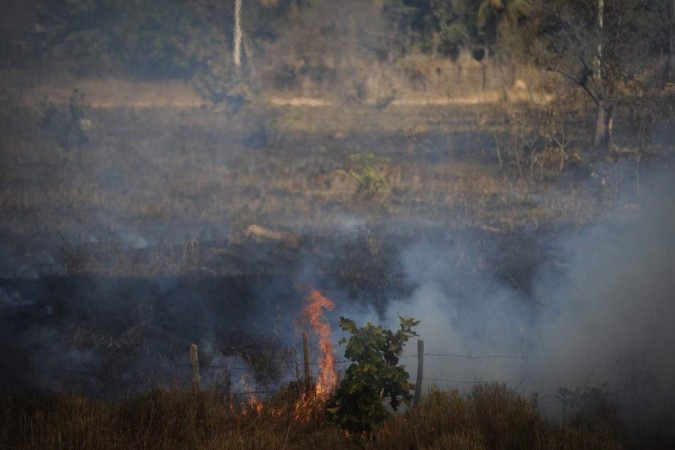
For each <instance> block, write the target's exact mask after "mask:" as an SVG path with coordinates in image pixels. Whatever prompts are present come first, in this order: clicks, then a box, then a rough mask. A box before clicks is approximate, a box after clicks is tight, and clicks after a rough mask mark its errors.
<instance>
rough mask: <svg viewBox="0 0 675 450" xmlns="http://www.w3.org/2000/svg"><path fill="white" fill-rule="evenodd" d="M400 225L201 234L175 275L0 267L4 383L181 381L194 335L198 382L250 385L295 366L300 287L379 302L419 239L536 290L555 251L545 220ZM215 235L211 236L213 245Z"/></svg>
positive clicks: (96, 386) (92, 251) (459, 261)
mask: <svg viewBox="0 0 675 450" xmlns="http://www.w3.org/2000/svg"><path fill="white" fill-rule="evenodd" d="M404 229H405V230H406V233H403V232H401V231H400V229H399V230H398V231H397V230H394V229H388V230H383V229H382V230H377V231H373V230H361V231H359V232H355V233H349V234H343V235H342V236H335V235H333V236H330V237H328V236H316V235H314V236H304V237H303V238H302V240H301V244H300V246H299V247H298V248H294V249H291V248H287V247H286V246H284V244H283V243H257V242H245V243H241V244H228V243H226V242H210V243H202V245H201V246H200V247H199V249H197V250H195V251H194V254H193V255H192V256H191V258H192V259H191V261H190V266H191V267H193V268H194V267H200V268H201V269H200V270H198V271H193V272H192V273H187V272H186V273H184V274H179V275H171V276H164V275H157V276H104V275H100V274H93V275H92V274H89V275H86V274H84V275H53V274H52V275H46V276H39V277H33V278H5V279H1V280H0V319H1V320H2V326H1V327H0V330H2V331H1V332H0V333H1V334H0V336H1V338H0V347H1V348H0V355H1V356H0V389H2V390H12V391H42V390H67V391H76V392H85V393H87V394H89V395H98V396H101V395H102V396H111V395H113V396H116V395H123V394H128V393H130V392H136V391H139V390H143V389H148V388H150V387H153V386H157V385H167V384H178V385H188V384H189V380H190V368H189V367H188V348H189V344H190V343H197V344H198V345H199V346H200V348H201V351H200V356H201V358H202V359H201V361H200V364H201V365H202V371H203V376H204V379H205V383H207V384H208V383H211V384H212V385H213V386H219V387H220V388H223V386H229V383H231V382H232V380H231V379H230V378H229V377H230V376H233V377H237V376H238V375H237V371H236V370H234V371H229V370H227V369H226V368H227V367H234V368H235V369H236V368H237V367H239V366H242V365H243V366H245V367H249V368H250V372H251V373H252V374H253V376H254V377H255V378H256V380H255V381H256V382H257V383H258V384H259V385H266V384H269V383H272V384H275V385H276V383H278V382H280V381H283V380H284V379H288V377H289V373H293V370H295V369H292V368H291V367H293V365H294V364H295V363H296V362H297V360H298V357H297V351H298V350H299V349H298V348H296V347H297V346H298V333H299V332H298V330H299V329H302V327H303V325H302V320H301V309H302V306H303V302H302V299H303V298H304V297H305V296H306V295H307V293H308V291H309V289H310V288H319V289H322V290H324V291H325V292H327V293H328V294H329V296H331V298H333V300H335V301H336V303H337V307H336V310H335V311H334V312H331V313H328V314H327V315H328V317H329V319H330V320H331V322H333V324H334V325H335V321H336V318H337V316H339V315H340V314H341V311H344V310H353V309H355V308H359V307H368V308H371V309H372V310H374V311H376V312H377V313H378V314H383V313H384V311H385V310H386V308H387V305H388V303H389V302H391V301H392V300H396V299H406V298H407V297H408V296H410V295H411V293H412V292H413V291H414V289H415V287H416V286H415V283H416V282H415V280H412V279H410V278H409V277H408V274H406V272H405V270H404V267H403V265H402V262H401V252H402V251H404V250H405V249H406V248H407V247H409V246H410V245H414V244H418V243H419V242H420V241H426V242H427V243H429V244H430V245H433V246H434V247H435V248H440V249H444V251H446V252H447V253H448V258H450V259H451V260H452V261H454V262H453V264H454V265H455V266H457V267H459V266H461V268H462V270H465V271H467V273H468V272H471V273H472V274H474V275H476V276H478V277H489V278H490V279H496V280H498V283H499V284H500V285H501V286H503V287H505V288H508V289H511V290H513V291H514V292H517V293H518V294H519V296H520V297H521V298H522V299H523V301H526V302H532V303H536V301H537V299H534V298H532V283H533V278H534V277H535V275H536V273H537V271H538V270H539V269H541V268H542V267H543V266H545V265H547V264H549V263H550V262H551V261H552V258H553V256H552V255H553V249H551V248H547V245H548V244H547V243H550V242H551V240H552V236H551V234H552V233H553V232H554V231H552V230H549V231H544V230H543V229H540V230H538V231H537V232H536V233H532V232H524V231H523V232H520V233H516V232H513V233H503V234H502V233H491V232H487V231H484V230H480V229H472V230H471V229H467V230H464V231H459V232H453V233H452V234H450V233H448V231H447V229H445V228H444V227H435V228H434V227H431V226H426V227H425V229H424V232H422V231H421V230H420V229H417V230H414V231H415V233H411V230H412V228H411V227H410V226H409V225H407V226H406V227H405V228H404ZM469 246H471V247H473V248H472V249H471V250H469V249H468V247H469ZM214 248H216V249H220V251H219V252H217V253H216V256H215V257H214V254H213V251H212V250H213V249H214ZM78 250H79V252H80V254H82V255H88V256H87V258H88V260H89V261H93V260H95V259H96V258H102V257H103V253H104V251H106V249H105V248H103V249H97V248H96V246H94V245H90V246H88V247H87V248H81V249H78ZM97 251H98V252H100V254H97ZM127 251H128V252H131V253H133V254H134V255H126V256H125V258H135V259H136V260H137V261H141V262H143V261H146V262H147V260H148V259H152V257H151V256H149V254H150V253H152V252H153V251H155V252H157V251H160V249H153V248H144V249H137V250H127ZM164 251H166V252H170V251H172V250H170V249H169V250H166V249H165V250H164ZM175 251H178V250H175ZM467 255H470V256H467ZM59 258H63V254H62V255H61V256H60V257H58V256H57V257H56V258H54V264H57V265H59V264H62V265H64V266H65V265H66V264H67V262H66V261H63V260H61V261H59ZM85 262H86V261H85ZM71 269H72V268H71ZM461 281H462V280H457V281H456V282H454V283H453V282H452V280H450V283H449V285H450V286H452V288H451V289H452V290H453V292H452V295H453V296H456V297H457V298H462V297H467V298H468V297H470V296H471V295H473V293H472V292H464V291H463V287H462V283H461ZM234 381H235V382H236V381H237V380H234Z"/></svg>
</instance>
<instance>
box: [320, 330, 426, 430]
mask: <svg viewBox="0 0 675 450" xmlns="http://www.w3.org/2000/svg"><path fill="white" fill-rule="evenodd" d="M400 320H401V327H400V329H399V330H398V331H396V332H393V331H391V330H385V329H383V328H382V327H377V326H375V325H373V324H372V323H370V322H369V323H368V324H367V325H366V326H365V327H363V328H358V327H357V326H356V323H354V321H352V320H349V319H346V318H344V317H341V318H340V328H342V329H343V330H345V331H348V332H349V333H351V337H350V338H349V339H347V338H343V339H341V340H340V344H343V343H345V342H346V343H347V348H346V350H345V357H346V358H347V359H349V360H350V361H353V363H352V364H351V365H350V366H349V368H348V369H347V373H346V374H345V378H344V380H342V382H341V383H340V387H339V388H338V390H337V392H336V393H335V395H334V396H333V398H332V399H331V400H330V401H329V402H328V412H329V413H330V414H331V415H332V417H333V420H334V421H335V422H337V423H338V424H339V425H340V427H341V428H344V429H346V430H348V431H351V432H359V433H361V432H369V431H371V430H372V428H373V426H374V425H376V424H378V423H381V422H383V421H384V420H385V419H386V418H388V417H389V413H388V412H387V410H386V409H385V407H384V404H383V402H384V401H385V400H388V402H389V405H390V406H391V408H392V409H394V410H397V408H398V406H399V405H400V404H401V403H405V404H409V403H410V400H411V394H410V390H411V389H412V387H413V386H412V385H411V384H410V382H409V381H408V378H409V375H408V372H406V371H405V369H404V368H403V367H402V366H399V365H398V357H399V356H401V354H403V345H404V344H405V343H406V341H408V339H409V338H410V337H412V336H417V333H415V332H414V331H413V330H412V329H413V327H414V326H416V325H418V324H419V321H416V320H414V319H409V318H404V317H400Z"/></svg>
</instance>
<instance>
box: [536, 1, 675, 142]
mask: <svg viewBox="0 0 675 450" xmlns="http://www.w3.org/2000/svg"><path fill="white" fill-rule="evenodd" d="M659 1H661V2H662V1H672V0H657V1H656V2H650V1H648V0H613V1H612V2H607V1H606V0H594V1H593V2H590V1H588V0H533V1H532V2H531V4H532V9H531V16H530V22H529V25H528V27H527V31H526V34H527V36H528V37H529V40H526V41H525V42H526V45H527V47H528V48H527V51H528V53H529V54H530V55H531V56H533V57H534V60H535V62H537V63H538V64H540V65H542V66H543V67H545V68H546V69H547V70H550V71H553V72H556V73H558V74H560V75H562V76H563V77H565V78H567V79H568V80H570V81H572V82H573V83H574V84H575V85H576V86H578V87H579V88H581V89H583V91H584V92H585V93H586V94H587V95H588V97H589V98H590V99H591V100H592V101H593V102H594V104H595V121H594V132H593V145H594V147H596V148H607V147H608V146H609V144H610V142H611V140H612V122H613V119H614V111H615V107H616V105H617V103H618V102H619V99H620V97H621V96H622V95H625V94H624V93H625V92H627V91H628V90H627V89H623V88H624V87H626V86H629V85H630V86H635V85H637V84H639V82H640V80H641V77H643V75H644V71H645V67H647V65H648V64H647V62H648V60H649V58H650V56H649V55H650V52H649V46H650V44H651V43H652V42H653V38H654V36H655V33H656V32H657V31H656V28H658V27H659V26H661V24H663V20H662V19H660V18H659V17H658V8H657V7H656V6H655V4H657V3H658V2H659Z"/></svg>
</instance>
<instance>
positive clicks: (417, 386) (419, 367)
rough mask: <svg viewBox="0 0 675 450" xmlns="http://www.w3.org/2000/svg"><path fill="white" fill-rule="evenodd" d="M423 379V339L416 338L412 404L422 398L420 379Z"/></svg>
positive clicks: (417, 402)
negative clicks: (415, 379) (415, 373)
mask: <svg viewBox="0 0 675 450" xmlns="http://www.w3.org/2000/svg"><path fill="white" fill-rule="evenodd" d="M423 379H424V340H422V339H418V340H417V383H416V384H415V397H414V398H413V406H414V407H415V406H417V405H419V403H420V400H421V399H422V380H423Z"/></svg>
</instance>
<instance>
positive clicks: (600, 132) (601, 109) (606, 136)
mask: <svg viewBox="0 0 675 450" xmlns="http://www.w3.org/2000/svg"><path fill="white" fill-rule="evenodd" d="M613 124H614V105H611V104H609V105H608V104H607V103H606V102H605V101H604V100H602V99H600V100H598V101H597V109H596V113H595V134H594V135H593V146H594V147H595V148H599V149H606V148H607V147H609V144H610V143H611V142H612V128H613Z"/></svg>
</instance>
